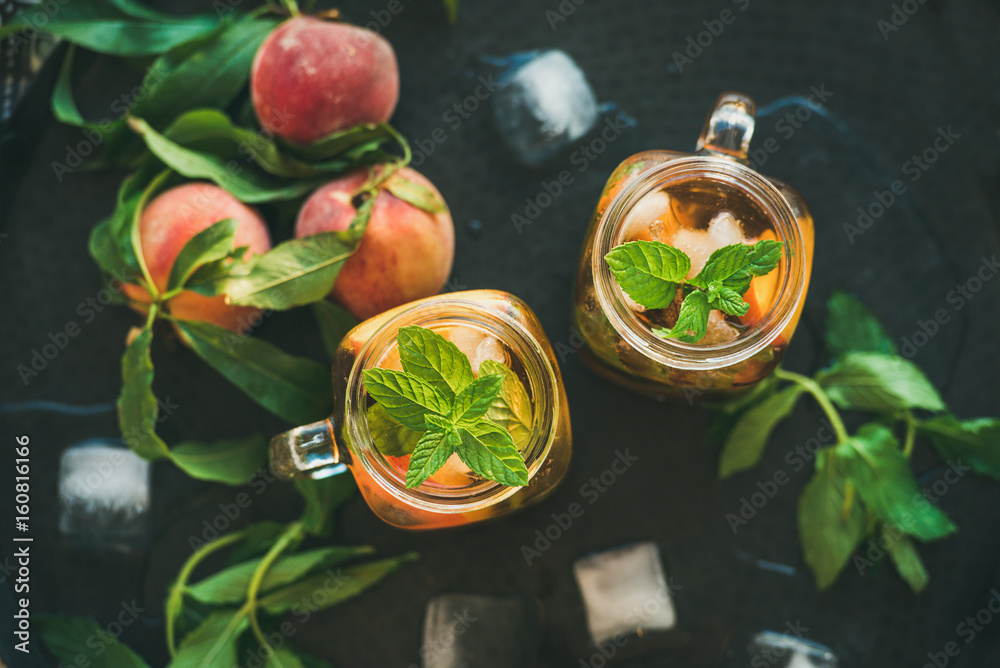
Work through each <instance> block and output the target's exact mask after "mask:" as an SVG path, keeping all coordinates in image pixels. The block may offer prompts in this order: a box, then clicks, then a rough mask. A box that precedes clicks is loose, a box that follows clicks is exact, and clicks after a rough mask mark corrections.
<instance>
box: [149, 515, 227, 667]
mask: <svg viewBox="0 0 1000 668" xmlns="http://www.w3.org/2000/svg"><path fill="white" fill-rule="evenodd" d="M245 534H246V530H245V529H244V530H243V531H236V532H234V533H231V534H229V535H227V536H222V537H221V538H217V539H215V540H213V541H212V542H211V543H208V544H206V545H203V546H201V547H200V548H198V549H197V550H196V551H195V553H194V554H192V555H191V556H190V557H189V558H188V560H187V561H186V562H185V563H184V566H183V568H181V572H180V573H178V574H177V580H176V581H175V582H174V584H173V585H172V586H171V587H170V594H169V596H168V597H167V622H166V627H167V649H169V650H170V656H172V657H173V656H176V655H177V643H176V639H175V622H176V618H177V615H179V614H180V611H181V606H182V605H183V604H184V591H185V590H186V589H187V582H188V579H189V578H190V577H191V573H193V572H194V569H195V568H197V566H198V564H200V563H201V562H202V561H204V560H205V559H206V558H207V557H208V556H210V555H212V554H214V553H215V552H218V551H219V550H221V549H223V548H225V547H228V546H229V545H232V544H233V543H236V542H238V541H240V540H242V539H243V536H244V535H245Z"/></svg>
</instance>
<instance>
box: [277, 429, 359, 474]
mask: <svg viewBox="0 0 1000 668" xmlns="http://www.w3.org/2000/svg"><path fill="white" fill-rule="evenodd" d="M270 458H271V469H272V470H273V471H274V473H275V475H277V476H278V477H279V478H284V479H285V480H295V479H303V478H312V479H313V480H318V479H320V478H328V477H330V476H332V475H337V474H339V473H343V472H344V471H346V470H347V453H346V451H345V450H344V448H341V447H340V445H339V444H338V443H337V439H336V436H334V425H333V421H332V420H331V419H329V418H328V419H326V420H321V421H319V422H313V423H312V424H307V425H304V426H302V427H296V428H295V429H291V430H289V431H286V432H285V433H283V434H278V435H277V436H275V437H274V438H272V439H271V447H270Z"/></svg>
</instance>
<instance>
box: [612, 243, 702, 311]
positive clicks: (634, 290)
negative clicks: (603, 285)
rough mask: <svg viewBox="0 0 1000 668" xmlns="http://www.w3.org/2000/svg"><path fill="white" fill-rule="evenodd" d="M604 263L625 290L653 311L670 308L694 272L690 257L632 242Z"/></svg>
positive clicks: (614, 251) (667, 248) (665, 247)
mask: <svg viewBox="0 0 1000 668" xmlns="http://www.w3.org/2000/svg"><path fill="white" fill-rule="evenodd" d="M604 261H605V262H607V263H608V268H609V269H610V270H611V274H612V275H613V276H614V277H615V282H616V283H618V285H619V286H621V289H622V290H624V291H625V293H626V294H627V295H628V296H629V297H631V298H632V299H633V300H634V301H635V302H636V303H638V304H641V305H642V306H645V307H646V308H649V309H660V308H666V307H667V306H670V304H671V302H673V301H674V299H675V298H676V296H677V283H679V282H680V281H683V280H684V277H685V276H687V273H688V272H689V271H691V260H690V258H688V256H687V255H685V254H684V253H683V252H681V251H680V250H678V249H676V248H674V247H672V246H668V245H667V244H664V243H660V242H658V241H629V242H628V243H625V244H622V245H621V246H618V247H617V248H614V249H612V250H611V252H610V253H608V254H607V255H605V256H604Z"/></svg>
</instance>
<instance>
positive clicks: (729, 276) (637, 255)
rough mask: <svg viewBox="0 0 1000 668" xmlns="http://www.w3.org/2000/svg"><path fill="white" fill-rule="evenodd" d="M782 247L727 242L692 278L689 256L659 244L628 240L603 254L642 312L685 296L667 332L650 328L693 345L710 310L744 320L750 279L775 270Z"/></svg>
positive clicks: (704, 328)
mask: <svg viewBox="0 0 1000 668" xmlns="http://www.w3.org/2000/svg"><path fill="white" fill-rule="evenodd" d="M783 247H784V244H783V243H782V242H779V241H773V240H770V239H765V240H763V241H758V242H757V243H756V244H732V245H730V246H724V247H722V248H719V249H717V250H715V251H714V252H713V253H712V255H711V256H710V257H709V258H708V261H707V262H706V263H705V266H704V267H703V268H702V270H701V271H700V272H698V275H697V276H695V277H694V278H690V279H687V278H686V276H687V275H688V273H689V272H690V271H691V258H689V257H688V256H687V254H685V253H684V252H683V251H681V250H680V249H677V248H674V247H673V246H670V245H668V244H665V243H662V242H659V241H629V242H627V243H624V244H622V245H621V246H618V247H617V248H614V249H612V250H611V252H609V253H608V254H607V255H605V256H604V261H605V262H607V263H608V268H609V269H611V274H612V276H614V278H615V282H616V283H618V285H619V286H620V287H621V289H622V290H624V291H625V294H627V295H628V296H629V297H630V298H631V299H632V300H633V301H635V302H636V303H637V304H639V305H641V306H644V307H646V308H647V309H662V308H667V307H668V306H670V304H671V303H673V301H674V300H675V299H676V298H677V288H681V290H682V291H683V293H684V300H683V301H682V302H681V308H680V313H679V315H678V318H677V323H676V324H675V325H674V326H673V327H672V328H670V329H667V328H664V327H654V328H653V333H654V334H655V335H656V336H659V337H660V338H664V339H678V340H679V341H684V342H685V343H697V342H698V341H700V340H701V339H702V338H704V336H705V334H706V333H707V331H708V316H709V314H710V313H711V311H712V310H713V309H717V310H720V311H722V312H723V313H726V314H728V315H734V316H744V315H746V313H747V310H748V309H749V308H750V305H749V304H748V303H747V302H746V301H745V300H744V299H743V295H745V294H746V292H747V290H748V289H749V288H750V281H752V280H753V278H754V277H755V276H764V275H766V274H769V273H771V272H772V271H774V270H775V269H776V268H777V266H778V263H779V262H780V261H781V251H782V248H783Z"/></svg>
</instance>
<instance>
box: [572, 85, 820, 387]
mask: <svg viewBox="0 0 1000 668" xmlns="http://www.w3.org/2000/svg"><path fill="white" fill-rule="evenodd" d="M754 113H755V107H754V103H753V101H752V100H750V99H749V98H747V97H745V96H742V95H739V94H734V93H727V94H724V95H722V96H721V97H720V98H719V100H718V102H717V103H716V107H715V109H714V110H713V112H712V113H711V115H710V116H709V118H708V121H707V122H706V124H705V128H704V130H703V131H702V134H701V138H700V139H699V140H698V145H697V149H696V151H697V152H696V153H695V154H693V155H691V154H684V153H676V152H671V151H647V152H644V153H639V154H636V155H633V156H632V157H630V158H628V159H627V160H625V161H624V162H623V163H622V164H621V165H619V166H618V168H617V169H616V170H615V171H614V173H613V174H612V175H611V178H610V179H609V180H608V182H607V185H606V186H605V188H604V191H603V192H602V194H601V198H600V200H599V202H598V205H597V209H596V211H595V212H594V215H593V218H592V220H591V222H590V227H589V230H588V232H587V237H586V241H585V242H584V247H583V257H582V259H581V262H580V268H579V273H578V277H577V283H576V290H575V295H574V310H573V319H574V324H575V326H576V328H577V330H578V331H579V334H580V335H581V336H582V338H583V340H584V342H585V346H584V349H583V350H582V351H581V352H582V357H583V359H584V360H585V362H586V363H587V364H588V366H589V367H591V368H592V369H593V370H594V371H596V372H597V373H599V374H601V375H603V376H605V377H608V378H610V379H612V380H614V381H616V382H618V383H620V384H622V385H625V386H626V387H629V388H631V389H633V390H636V391H639V392H641V393H644V394H648V395H652V396H656V397H658V398H671V399H672V398H679V399H682V400H685V399H686V400H687V401H688V402H694V401H703V402H719V401H725V400H727V399H731V398H733V397H736V396H739V395H740V394H742V393H743V391H746V390H748V389H749V388H751V387H753V386H754V385H756V384H757V383H759V382H760V381H761V380H762V379H764V378H766V377H767V376H768V375H769V374H770V373H771V371H772V370H773V369H774V368H775V367H776V366H777V364H778V362H779V361H780V360H781V357H782V355H783V354H784V352H785V349H786V347H787V346H788V343H789V341H790V340H791V338H792V334H793V333H794V332H795V327H796V325H797V324H798V321H799V316H800V314H801V312H802V306H803V303H804V302H805V297H806V291H807V289H808V286H809V275H810V272H811V269H812V256H813V221H812V218H811V217H810V215H809V212H808V209H807V208H806V205H805V203H804V202H803V201H802V198H801V197H800V196H799V195H798V193H796V192H795V191H794V190H792V188H790V187H789V186H787V185H785V184H784V183H782V182H780V181H778V180H776V179H772V178H768V177H764V176H761V175H760V174H758V173H757V172H756V171H755V170H754V169H753V168H752V167H750V166H749V165H748V161H747V151H748V149H749V146H750V138H751V136H752V134H753V128H754ZM765 239H770V240H774V241H778V242H783V243H784V247H783V252H782V255H781V260H780V262H779V264H778V267H777V269H776V270H774V271H771V272H770V273H768V274H766V275H763V276H757V277H755V278H753V279H752V281H751V282H750V286H749V288H748V289H747V291H746V293H745V295H744V299H745V301H746V303H747V304H748V305H749V308H748V309H747V311H746V313H745V314H744V315H742V316H733V315H727V314H726V313H723V312H722V311H720V310H712V311H710V313H709V318H708V328H707V333H706V334H705V336H704V337H703V338H701V339H700V340H699V341H697V342H696V343H685V342H681V341H679V340H676V339H669V338H662V337H661V336H657V335H656V334H655V333H654V332H655V331H658V328H670V327H672V326H673V325H674V324H675V323H676V322H677V318H678V311H679V306H680V302H681V299H682V296H681V292H680V290H678V295H677V299H676V300H675V301H674V302H673V303H671V304H670V305H669V306H667V307H666V308H658V309H646V308H644V307H643V306H641V305H639V304H637V303H636V302H635V301H633V300H632V299H630V298H629V297H628V295H627V294H626V293H625V292H623V290H622V289H621V287H619V285H618V284H617V283H616V281H615V278H614V276H613V275H612V272H611V270H610V268H609V266H608V264H607V262H606V261H605V256H606V255H607V254H608V253H609V252H610V251H611V250H612V249H614V248H616V247H618V246H621V245H622V244H625V243H626V242H630V241H658V242H662V243H664V244H668V245H670V246H672V247H674V248H677V249H679V250H681V251H683V252H684V253H685V254H686V255H687V256H688V257H689V258H690V259H691V271H690V273H689V274H688V277H689V278H691V277H694V276H696V275H697V274H698V272H699V271H700V270H701V269H702V268H703V267H704V265H705V263H706V262H707V261H708V259H709V257H710V256H711V255H712V253H713V252H714V251H716V250H718V249H720V248H722V247H724V246H729V245H732V244H738V243H742V244H754V243H756V242H759V241H761V240H765Z"/></svg>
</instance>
